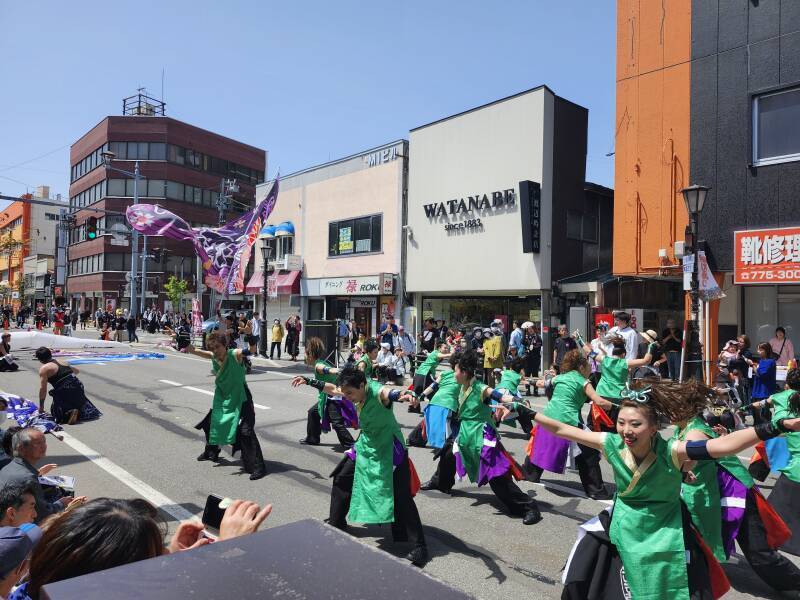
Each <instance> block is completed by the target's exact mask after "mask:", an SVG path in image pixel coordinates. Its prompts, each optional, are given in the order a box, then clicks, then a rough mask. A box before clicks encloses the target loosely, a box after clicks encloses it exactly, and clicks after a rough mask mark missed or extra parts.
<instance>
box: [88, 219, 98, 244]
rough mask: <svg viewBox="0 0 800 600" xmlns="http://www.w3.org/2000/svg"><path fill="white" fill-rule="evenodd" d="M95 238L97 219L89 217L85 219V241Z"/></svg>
mask: <svg viewBox="0 0 800 600" xmlns="http://www.w3.org/2000/svg"><path fill="white" fill-rule="evenodd" d="M95 238H97V217H89V218H88V219H86V239H89V240H93V239H95Z"/></svg>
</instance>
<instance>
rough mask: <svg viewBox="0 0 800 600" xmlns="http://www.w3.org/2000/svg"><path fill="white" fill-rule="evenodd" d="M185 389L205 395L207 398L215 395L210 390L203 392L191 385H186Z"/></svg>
mask: <svg viewBox="0 0 800 600" xmlns="http://www.w3.org/2000/svg"><path fill="white" fill-rule="evenodd" d="M183 389H185V390H191V391H193V392H197V393H198V394H205V395H206V396H213V395H214V392H210V391H208V390H201V389H200V388H196V387H193V386H191V385H185V386H183Z"/></svg>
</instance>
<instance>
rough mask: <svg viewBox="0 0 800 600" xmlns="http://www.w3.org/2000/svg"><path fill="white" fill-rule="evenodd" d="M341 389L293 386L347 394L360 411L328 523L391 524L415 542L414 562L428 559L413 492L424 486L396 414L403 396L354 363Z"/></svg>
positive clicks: (399, 536) (300, 381)
mask: <svg viewBox="0 0 800 600" xmlns="http://www.w3.org/2000/svg"><path fill="white" fill-rule="evenodd" d="M338 384H339V387H336V386H335V385H333V384H332V383H325V382H323V381H319V380H317V379H311V378H308V377H295V378H294V379H293V380H292V386H294V387H297V386H300V385H310V386H312V387H314V388H316V389H318V390H320V391H321V392H325V393H326V394H330V395H340V396H344V397H345V398H347V399H348V400H350V401H351V402H352V403H353V404H354V405H355V407H356V410H357V411H358V419H359V424H360V426H361V434H360V435H359V436H358V440H356V444H355V446H353V447H352V448H350V449H349V450H348V451H347V452H345V457H344V458H343V459H342V461H341V462H340V463H339V465H338V466H337V467H336V469H335V470H334V472H333V473H332V477H333V488H332V490H331V508H330V517H329V519H328V522H329V523H330V524H331V525H333V526H334V527H338V528H339V529H342V530H346V529H347V521H348V520H349V521H351V522H354V523H366V524H378V523H391V524H392V537H393V539H394V540H395V541H396V542H404V541H409V539H410V541H411V542H412V543H413V544H414V547H413V549H412V550H411V552H410V553H409V554H408V556H407V557H406V558H407V559H408V560H409V561H411V562H412V563H413V564H414V565H417V566H422V565H424V564H425V563H426V562H427V560H428V547H427V545H426V543H425V534H424V532H423V530H422V523H421V521H420V518H419V512H418V511H417V506H416V504H414V499H413V495H414V494H415V493H416V489H417V488H418V486H419V478H418V477H417V476H416V472H415V471H414V466H413V464H412V463H411V460H410V458H409V456H408V450H407V449H406V446H405V444H404V442H403V436H402V434H401V433H400V426H399V425H398V424H397V421H396V420H395V418H394V412H392V402H397V401H399V400H400V399H401V394H400V392H399V391H397V390H391V389H390V388H388V387H386V386H383V385H381V384H380V383H378V382H377V381H368V380H367V379H366V377H365V375H364V372H363V371H361V370H359V369H356V368H352V367H348V368H345V369H342V371H341V372H340V373H339V377H338Z"/></svg>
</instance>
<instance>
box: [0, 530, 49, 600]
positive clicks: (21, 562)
mask: <svg viewBox="0 0 800 600" xmlns="http://www.w3.org/2000/svg"><path fill="white" fill-rule="evenodd" d="M41 538H42V530H41V529H39V528H38V527H37V526H36V525H28V526H27V527H26V528H25V529H24V530H23V529H21V528H17V527H0V598H13V597H15V596H14V595H12V596H9V595H8V594H9V592H11V588H13V587H14V586H15V585H17V584H18V583H19V582H20V581H21V580H22V578H23V577H24V576H25V570H26V568H27V566H28V557H29V556H30V554H31V551H32V550H33V549H34V548H36V547H37V546H38V544H39V542H40V541H41ZM23 598H24V596H23Z"/></svg>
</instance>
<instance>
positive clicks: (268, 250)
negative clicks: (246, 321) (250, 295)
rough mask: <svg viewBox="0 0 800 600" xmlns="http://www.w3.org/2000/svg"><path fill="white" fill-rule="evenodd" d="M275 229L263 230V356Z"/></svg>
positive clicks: (265, 345)
mask: <svg viewBox="0 0 800 600" xmlns="http://www.w3.org/2000/svg"><path fill="white" fill-rule="evenodd" d="M274 230H275V228H274V227H270V226H267V227H264V229H262V230H261V258H262V259H263V260H262V263H261V272H262V275H263V277H264V286H263V287H262V289H261V340H260V346H261V348H259V352H261V354H262V356H267V350H268V348H269V342H268V341H267V331H268V325H267V295H268V293H269V292H268V290H267V279H268V277H269V259H270V258H271V256H272V240H273V239H274V238H275V231H274Z"/></svg>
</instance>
